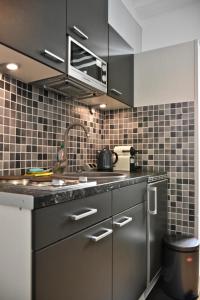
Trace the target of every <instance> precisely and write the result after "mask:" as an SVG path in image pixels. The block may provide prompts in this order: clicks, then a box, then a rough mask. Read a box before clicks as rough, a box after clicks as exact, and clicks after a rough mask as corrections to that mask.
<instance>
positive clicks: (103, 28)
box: [67, 0, 108, 61]
mask: <svg viewBox="0 0 200 300" xmlns="http://www.w3.org/2000/svg"><path fill="white" fill-rule="evenodd" d="M67 33H68V34H69V35H70V36H72V37H73V38H74V39H76V40H77V41H78V42H80V43H81V44H82V45H84V46H85V47H86V48H88V49H89V50H91V51H92V52H94V53H95V54H96V55H97V56H98V57H101V58H102V59H104V60H106V61H107V58H108V1H107V0H101V1H99V0H84V1H81V0H67Z"/></svg>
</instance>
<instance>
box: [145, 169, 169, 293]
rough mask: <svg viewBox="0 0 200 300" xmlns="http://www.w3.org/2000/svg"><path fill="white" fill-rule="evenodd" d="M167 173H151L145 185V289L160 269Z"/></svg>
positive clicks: (156, 276)
mask: <svg viewBox="0 0 200 300" xmlns="http://www.w3.org/2000/svg"><path fill="white" fill-rule="evenodd" d="M167 190H168V179H167V175H166V174H163V175H152V176H149V178H148V185H147V290H146V294H148V293H149V292H150V291H151V289H152V288H153V286H154V285H155V283H156V282H157V280H158V277H159V273H160V269H161V254H162V239H163V236H164V235H165V234H166V233H167V206H168V205H167V198H168V195H167V194H168V193H167Z"/></svg>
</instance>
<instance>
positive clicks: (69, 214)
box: [33, 193, 111, 250]
mask: <svg viewBox="0 0 200 300" xmlns="http://www.w3.org/2000/svg"><path fill="white" fill-rule="evenodd" d="M110 216H111V193H102V194H99V195H95V196H91V197H87V198H83V199H79V200H74V201H70V202H67V203H62V204H57V205H54V206H50V207H46V208H42V209H38V210H35V211H34V212H33V249H36V250H37V249H40V248H43V247H45V246H47V245H49V244H52V243H54V242H56V241H58V240H61V239H63V238H65V237H67V236H69V235H71V234H73V233H75V232H78V231H80V230H82V229H84V228H86V227H88V226H90V225H93V224H95V223H97V222H100V221H102V220H104V219H106V218H108V217H110Z"/></svg>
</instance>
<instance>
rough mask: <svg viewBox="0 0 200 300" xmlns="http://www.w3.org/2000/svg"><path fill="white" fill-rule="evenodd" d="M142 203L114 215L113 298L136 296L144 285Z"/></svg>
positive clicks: (134, 299)
mask: <svg viewBox="0 0 200 300" xmlns="http://www.w3.org/2000/svg"><path fill="white" fill-rule="evenodd" d="M145 203H146V202H143V203H140V204H138V205H136V206H135V207H133V208H130V209H128V210H126V211H124V212H123V213H120V214H118V215H116V216H115V217H114V221H113V222H114V224H113V226H114V227H113V230H114V232H113V300H138V298H139V297H140V296H141V294H142V293H143V292H144V290H145V287H146V207H145ZM131 218H132V220H131ZM120 224H121V227H120ZM123 224H125V225H124V226H123Z"/></svg>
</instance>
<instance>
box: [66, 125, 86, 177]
mask: <svg viewBox="0 0 200 300" xmlns="http://www.w3.org/2000/svg"><path fill="white" fill-rule="evenodd" d="M74 127H81V128H82V129H83V130H84V132H85V135H86V137H89V136H90V135H89V132H88V130H87V128H86V127H85V126H84V125H82V124H81V123H78V122H77V123H72V124H70V125H69V126H68V127H67V129H66V130H65V133H64V145H65V148H64V153H65V169H64V172H68V158H67V144H68V134H69V131H70V129H72V128H74Z"/></svg>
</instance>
